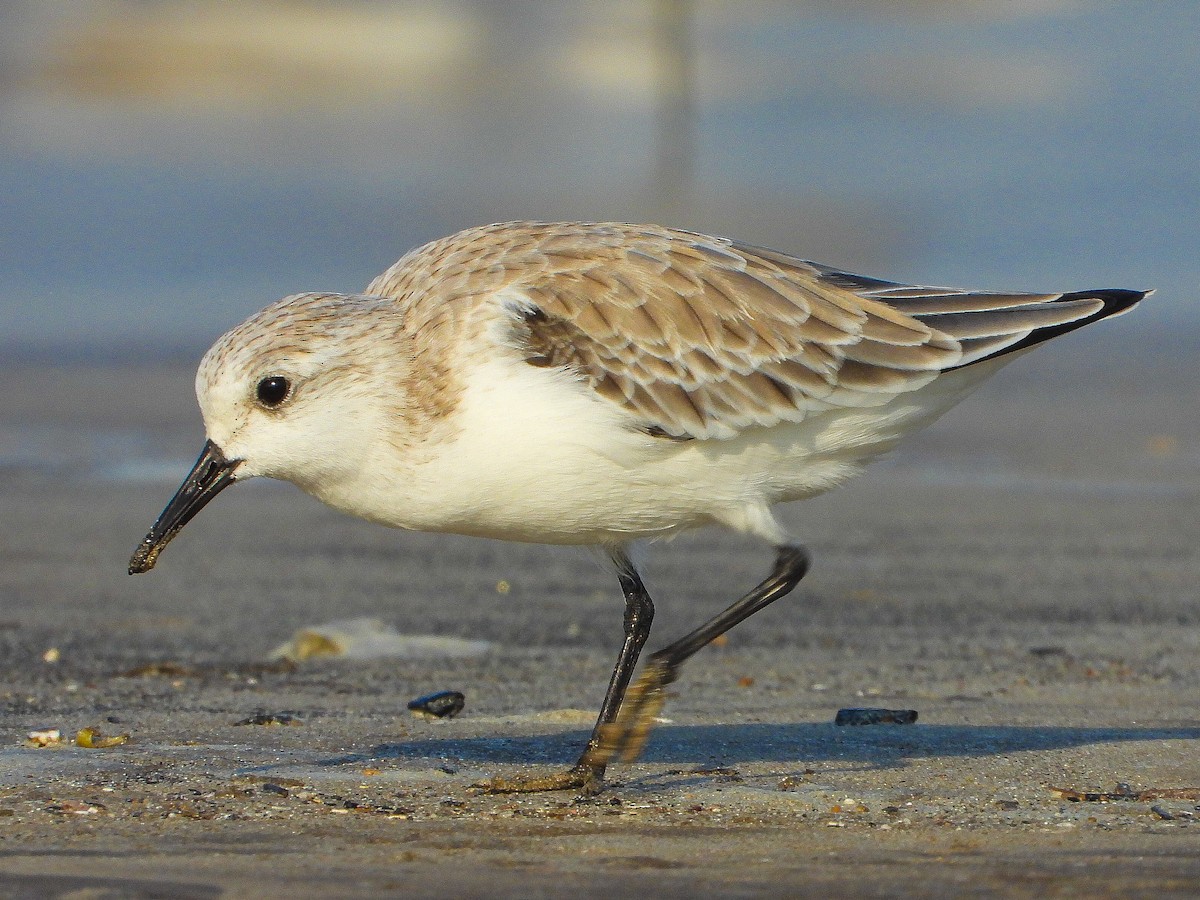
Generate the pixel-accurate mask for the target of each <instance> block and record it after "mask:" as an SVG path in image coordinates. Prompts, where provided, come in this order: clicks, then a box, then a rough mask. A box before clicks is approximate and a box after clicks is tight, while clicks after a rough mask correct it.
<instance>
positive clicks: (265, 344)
mask: <svg viewBox="0 0 1200 900" xmlns="http://www.w3.org/2000/svg"><path fill="white" fill-rule="evenodd" d="M400 321H401V320H400V316H399V315H398V313H396V311H395V305H394V304H393V303H392V301H390V300H387V299H385V298H381V297H372V296H364V295H345V294H300V295H297V296H294V297H288V298H286V299H284V300H280V301H279V302H277V303H274V304H272V305H271V306H268V307H267V308H266V309H264V310H262V311H261V312H259V313H257V314H255V315H254V316H251V317H250V318H249V319H247V320H246V321H245V322H243V323H242V324H241V325H239V326H237V327H236V328H234V329H233V330H232V331H229V332H228V333H226V334H225V335H223V336H222V337H221V338H220V339H219V340H218V341H217V342H216V343H215V344H213V346H212V347H211V348H210V349H209V351H208V352H207V353H206V354H205V355H204V358H203V360H202V361H201V363H200V368H199V370H198V372H197V373H196V397H197V399H198V400H199V403H200V410H201V413H202V414H203V416H204V425H205V430H206V432H207V436H208V440H207V442H206V443H205V445H204V449H203V451H202V452H201V454H200V457H199V459H197V461H196V464H195V466H193V468H192V471H191V472H190V473H189V474H188V476H187V478H186V479H184V482H183V484H182V485H180V487H179V490H178V491H176V493H175V496H174V497H173V498H172V499H171V501H170V502H169V503H168V504H167V507H166V509H164V510H163V512H162V515H160V516H159V518H158V520H157V521H156V522H155V523H154V526H153V527H152V528H151V530H150V532H149V534H147V535H146V537H145V539H144V540H143V541H142V542H141V543H140V544H139V545H138V548H137V550H136V551H135V553H134V555H133V558H132V559H131V560H130V563H129V571H130V573H131V574H133V573H138V572H146V571H148V570H149V569H151V568H152V567H153V566H154V563H155V561H156V560H157V558H158V554H159V553H160V552H161V551H162V549H163V548H164V547H165V546H166V545H167V543H168V542H169V541H170V540H171V539H172V538H173V537H174V536H175V535H176V534H178V533H179V531H180V529H182V528H183V526H184V525H186V524H187V522H188V521H189V520H190V519H191V518H192V517H193V516H195V514H196V513H198V512H199V511H200V510H201V509H202V508H203V507H204V506H205V504H207V503H208V502H209V501H210V500H211V499H212V498H213V497H215V496H216V495H217V494H218V493H220V491H222V490H223V489H224V488H226V487H228V486H229V485H230V484H232V483H233V482H235V481H243V480H245V479H247V478H251V477H254V476H256V475H265V476H267V477H270V478H279V479H283V480H285V481H291V482H293V483H295V484H297V485H299V486H300V487H302V488H304V489H306V490H309V491H310V492H313V493H318V494H319V493H320V492H321V490H322V489H324V488H325V487H327V486H329V485H332V484H336V483H337V482H338V481H339V480H340V479H343V478H346V477H347V476H350V475H353V474H356V473H357V472H358V471H359V470H360V469H361V467H362V466H363V464H364V461H365V458H366V455H367V453H368V450H369V448H370V447H371V446H372V445H373V442H374V440H375V439H376V438H377V436H378V435H379V433H380V431H381V426H382V424H383V423H382V417H384V416H385V415H386V414H387V412H386V411H387V409H388V394H389V385H391V386H393V388H395V389H396V390H398V386H399V385H400V384H401V383H402V377H401V373H399V372H397V371H396V369H397V368H398V367H402V366H403V365H404V363H405V360H406V354H405V353H404V352H403V350H402V347H400V346H397V342H402V341H403V336H402V333H401V328H400Z"/></svg>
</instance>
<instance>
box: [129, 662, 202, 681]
mask: <svg viewBox="0 0 1200 900" xmlns="http://www.w3.org/2000/svg"><path fill="white" fill-rule="evenodd" d="M196 674H197V673H196V670H195V669H191V668H188V667H187V666H185V665H182V664H180V663H177V662H169V661H163V662H149V663H143V664H142V665H140V666H134V667H133V668H132V669H126V670H125V671H124V672H122V673H120V674H119V675H118V676H117V677H118V678H188V677H191V676H193V675H196Z"/></svg>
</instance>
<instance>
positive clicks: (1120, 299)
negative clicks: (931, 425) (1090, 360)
mask: <svg viewBox="0 0 1200 900" xmlns="http://www.w3.org/2000/svg"><path fill="white" fill-rule="evenodd" d="M1153 293H1154V291H1153V289H1151V290H1148V291H1130V290H1126V289H1124V288H1102V289H1100V290H1095V291H1071V292H1070V293H1068V294H1063V295H1062V296H1061V297H1056V298H1055V299H1054V300H1053V301H1052V302H1054V303H1066V302H1067V301H1070V300H1099V301H1101V302H1102V303H1103V304H1104V305H1103V306H1101V307H1100V308H1099V309H1098V310H1096V311H1095V312H1094V313H1092V314H1091V315H1090V316H1085V317H1083V318H1082V319H1076V320H1074V321H1073V322H1064V323H1063V324H1061V325H1051V326H1049V327H1047V328H1035V329H1034V330H1033V331H1032V332H1030V333H1029V334H1028V335H1026V336H1025V337H1024V338H1023V339H1022V340H1019V341H1017V342H1015V343H1013V344H1009V345H1008V346H1007V347H1002V348H1001V349H999V350H997V351H996V352H995V353H989V354H988V355H987V356H982V357H980V358H979V359H974V360H971V361H970V362H968V363H962V364H960V365H957V366H951V367H950V368H948V369H943V371H945V372H952V371H954V370H955V369H962V368H965V367H967V366H974V365H977V364H979V363H981V362H986V361H987V360H989V359H995V358H996V357H998V356H1005V355H1007V354H1009V353H1015V352H1016V351H1018V350H1027V349H1028V348H1030V347H1036V346H1037V345H1038V344H1042V343H1045V342H1046V341H1048V340H1050V339H1051V338H1056V337H1058V336H1059V335H1062V334H1066V333H1067V332H1069V331H1074V330H1075V329H1077V328H1083V327H1084V326H1085V325H1091V324H1092V323H1093V322H1099V321H1100V320H1101V319H1108V318H1111V317H1112V316H1120V315H1124V314H1125V313H1127V312H1129V311H1130V310H1131V309H1133V308H1134V307H1135V306H1137V305H1138V303H1140V302H1141V301H1142V300H1143V299H1145V298H1146V297H1149V296H1150V295H1151V294H1153Z"/></svg>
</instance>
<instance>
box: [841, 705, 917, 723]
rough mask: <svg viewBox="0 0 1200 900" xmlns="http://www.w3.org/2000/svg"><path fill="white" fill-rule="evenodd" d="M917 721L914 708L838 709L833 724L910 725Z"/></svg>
mask: <svg viewBox="0 0 1200 900" xmlns="http://www.w3.org/2000/svg"><path fill="white" fill-rule="evenodd" d="M915 721H917V711H916V710H915V709H870V708H863V709H853V708H852V709H839V710H838V711H837V717H836V718H835V719H834V720H833V724H834V725H911V724H913V723H914V722H915Z"/></svg>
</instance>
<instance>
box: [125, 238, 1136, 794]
mask: <svg viewBox="0 0 1200 900" xmlns="http://www.w3.org/2000/svg"><path fill="white" fill-rule="evenodd" d="M1146 293H1147V292H1145V291H1128V290H1097V291H1076V292H1072V293H1057V294H1053V293H1052V294H1004V293H987V292H967V291H959V290H952V289H949V288H932V287H912V286H908V285H903V284H897V283H894V282H889V281H881V280H879V279H875V278H865V277H862V276H859V275H851V274H848V273H846V272H841V271H838V270H836V269H831V268H828V267H826V266H821V265H817V264H815V263H811V262H806V261H804V260H801V259H797V258H795V257H792V256H788V255H786V254H783V253H777V252H775V251H772V250H764V249H761V248H758V247H751V246H747V245H744V244H739V243H736V242H734V241H730V240H725V239H722V238H715V237H708V236H705V235H701V234H693V233H689V232H684V231H676V230H672V229H668V228H661V227H657V226H651V225H623V224H580V223H570V224H543V223H527V222H523V223H507V224H500V225H490V226H486V227H482V228H475V229H471V230H468V231H463V232H461V233H459V234H456V235H452V236H450V237H447V238H444V239H442V240H439V241H434V242H433V243H430V244H427V245H426V246H424V247H421V248H419V249H416V250H413V251H412V252H410V253H408V254H407V255H406V256H404V257H403V258H402V259H401V260H400V261H399V262H397V263H396V264H395V265H393V266H392V267H391V268H390V269H388V270H387V271H386V272H384V273H383V274H382V275H380V276H379V277H378V278H376V279H375V280H374V281H373V282H371V284H370V285H369V286H368V287H367V289H366V291H365V292H364V293H362V294H328V293H312V294H298V295H295V296H292V297H288V298H286V299H284V300H280V301H279V302H277V303H274V304H272V305H271V306H268V307H267V308H266V309H264V310H263V311H262V312H260V313H258V314H257V315H254V316H252V317H251V318H249V319H248V320H246V321H245V322H243V323H242V324H241V325H239V326H237V327H236V328H234V329H233V330H232V331H230V332H229V333H228V334H226V335H224V336H223V337H222V338H220V339H219V340H218V341H217V342H216V344H214V345H213V347H212V348H211V349H210V350H209V351H208V353H207V354H205V356H204V358H203V360H202V361H201V363H200V369H199V372H198V374H197V376H196V393H197V396H198V399H199V402H200V408H201V410H202V412H203V415H204V422H205V426H206V429H207V435H208V442H207V443H206V444H205V446H204V450H203V452H202V453H201V455H200V458H199V459H198V460H197V462H196V465H195V467H194V468H193V469H192V471H191V473H190V474H189V475H188V476H187V478H186V480H185V481H184V482H183V484H182V485H181V486H180V488H179V490H178V492H177V493H176V494H175V496H174V498H173V499H172V500H171V501H170V503H169V504H168V505H167V507H166V509H165V510H163V513H162V515H161V516H160V517H159V519H158V521H157V522H155V523H154V526H153V528H152V529H151V530H150V533H149V534H148V535H147V536H146V538H145V540H144V541H143V542H142V543H141V544H140V545H139V546H138V549H137V551H136V552H135V553H134V555H133V558H132V560H131V561H130V565H129V571H130V572H131V573H134V572H145V571H147V570H148V569H150V568H151V567H152V566H153V565H154V563H155V560H156V559H157V557H158V554H159V553H160V552H161V551H162V549H163V547H164V546H166V544H167V542H168V541H170V540H171V539H172V538H173V537H174V536H175V535H176V534H177V533H178V532H179V530H180V529H181V528H182V527H183V526H184V524H186V523H187V521H188V520H189V519H190V518H191V517H192V516H193V515H195V514H196V512H197V511H199V510H200V508H201V507H203V506H204V505H205V504H206V503H208V501H210V500H211V499H212V498H213V497H215V496H216V495H217V493H218V492H219V491H221V490H223V489H224V488H225V487H226V486H228V485H230V484H232V483H233V482H235V481H241V480H243V479H246V478H250V477H252V476H255V475H266V476H268V477H272V478H281V479H284V480H286V481H291V482H294V483H295V484H297V485H298V486H299V487H301V488H302V489H303V490H305V491H307V492H308V493H310V494H312V495H313V496H315V497H317V498H318V499H320V500H322V501H324V502H325V503H327V504H329V505H330V506H333V507H335V508H337V509H340V510H343V511H345V512H348V513H352V514H354V515H357V516H362V517H364V518H366V519H370V520H372V521H375V522H379V523H382V524H384V525H390V526H394V527H397V528H408V529H420V530H424V531H443V532H455V533H458V534H467V535H482V536H486V537H492V538H501V539H505V540H512V541H533V542H541V543H550V544H591V545H598V546H600V547H602V548H604V549H605V550H606V551H607V553H608V555H609V556H610V557H611V559H612V561H613V564H614V566H615V569H616V574H617V577H618V579H619V580H620V584H621V588H622V590H623V592H624V595H625V629H624V643H623V644H622V646H621V650H620V653H619V655H618V657H617V661H616V665H615V667H614V669H613V674H612V679H611V682H610V684H609V687H608V692H607V694H606V695H605V698H604V702H603V704H602V705H601V708H600V715H599V718H598V721H597V723H596V727H595V729H594V730H593V732H592V735H591V738H590V740H589V741H588V744H587V746H586V748H585V750H584V752H583V754H582V756H581V757H580V759H579V761H578V762H577V763H576V764H575V765H574V766H573V767H572V768H570V769H568V770H567V771H565V772H560V773H556V774H553V775H547V776H544V777H543V776H539V777H526V778H496V779H493V780H491V781H490V782H486V783H485V785H484V787H485V788H486V789H488V790H492V791H522V790H554V789H562V788H580V789H583V790H584V791H595V790H597V789H598V788H599V786H600V785H601V783H602V780H603V776H604V771H605V768H606V766H607V764H608V763H609V762H610V760H611V759H613V758H614V757H616V756H621V757H622V758H624V759H631V758H633V757H635V756H636V755H637V753H638V752H639V751H640V748H641V746H642V744H643V742H644V741H645V739H646V737H647V734H648V731H649V728H650V725H651V723H652V722H653V720H654V717H655V715H656V714H657V713H658V711H659V709H660V708H661V705H662V701H663V689H664V688H665V687H666V685H668V684H670V683H671V682H672V681H674V680H675V679H676V677H677V676H678V674H679V670H680V667H681V665H682V664H683V662H684V661H685V660H687V659H688V658H689V657H690V656H691V655H692V654H694V653H695V652H696V651H698V650H699V649H700V648H701V647H703V646H705V645H706V644H708V643H709V642H710V641H712V640H713V639H714V638H716V637H717V636H718V635H721V634H723V633H724V632H725V631H727V630H728V629H729V628H732V627H733V626H734V625H736V624H737V623H738V622H741V621H742V620H743V619H745V618H747V617H748V616H751V615H753V614H754V613H755V612H757V611H758V610H760V609H762V608H763V607H765V606H767V605H768V604H770V603H772V602H773V601H775V600H777V599H779V598H780V597H782V596H784V595H785V594H787V593H788V592H790V591H791V590H792V589H793V588H794V587H795V586H796V584H797V582H799V581H800V579H801V577H803V575H804V573H805V571H806V570H807V569H808V564H809V557H808V554H807V553H806V552H805V551H804V549H803V548H802V547H801V546H800V545H799V544H798V543H797V542H796V541H795V540H793V538H792V537H791V536H790V535H788V533H787V532H786V531H785V530H784V529H783V528H782V527H781V526H780V524H779V522H778V521H777V520H776V518H775V516H774V515H773V513H772V511H771V507H772V506H774V505H775V504H777V503H782V502H785V501H788V500H799V499H803V498H806V497H811V496H814V495H816V494H820V493H822V492H824V491H827V490H829V489H830V488H832V487H834V486H836V485H838V484H840V483H841V482H843V481H845V480H846V479H847V478H849V477H850V476H852V475H854V474H856V473H857V472H859V471H860V470H861V469H862V468H863V466H864V465H865V464H866V463H867V462H869V461H870V460H871V459H872V458H874V457H876V456H878V455H879V454H880V453H883V452H884V451H886V450H888V449H889V448H891V447H892V446H893V445H894V444H895V443H896V442H897V441H898V440H899V439H900V438H901V437H903V436H904V435H905V434H907V433H908V432H910V431H913V430H915V429H917V428H919V427H921V426H923V425H927V424H928V423H930V422H932V421H933V420H934V419H936V418H937V417H938V416H939V415H941V413H943V412H945V411H946V410H947V409H949V408H950V407H951V406H953V405H954V404H955V403H957V402H958V401H959V400H960V399H962V398H963V396H965V395H966V393H967V392H968V391H969V390H970V389H971V388H973V387H974V386H975V385H977V384H978V383H979V382H981V381H982V380H983V379H984V378H986V377H987V376H988V375H990V374H992V373H993V372H995V371H996V370H997V369H998V368H999V367H1000V366H1001V365H1003V364H1004V363H1006V362H1008V361H1009V360H1010V359H1012V358H1013V357H1014V356H1015V355H1016V353H1017V352H1018V351H1023V350H1026V349H1028V348H1030V347H1033V346H1035V345H1036V344H1039V343H1041V342H1042V341H1045V340H1047V339H1048V338H1052V337H1055V336H1056V335H1059V334H1063V333H1064V332H1067V331H1071V330H1073V329H1075V328H1079V327H1081V326H1083V325H1087V324H1088V323H1090V322H1095V321H1097V320H1099V319H1103V318H1107V317H1108V316H1113V315H1118V314H1120V313H1123V312H1126V311H1127V310H1129V309H1130V308H1132V307H1133V306H1134V305H1135V304H1136V303H1137V302H1138V301H1139V300H1141V299H1142V298H1143V297H1144V296H1145V295H1146ZM712 523H719V524H721V525H725V526H728V527H729V528H733V529H735V530H737V531H742V532H748V533H750V534H753V535H757V536H758V537H760V538H762V539H764V540H766V541H769V542H770V543H771V545H772V546H773V547H774V548H775V550H776V552H777V554H778V555H777V561H776V563H775V567H774V570H773V571H772V572H771V573H770V575H769V576H768V577H767V578H766V579H765V580H764V581H763V582H762V583H761V584H759V585H758V586H757V587H755V588H754V589H752V590H751V591H749V592H748V593H747V594H746V595H745V596H743V597H742V598H740V599H739V600H737V601H736V602H735V603H733V604H732V605H731V606H730V607H728V608H727V609H726V610H725V611H724V612H722V613H720V614H719V615H717V616H715V617H714V618H712V619H711V620H710V621H708V622H706V623H704V624H703V625H701V626H700V627H699V628H697V629H696V630H694V631H692V632H691V633H689V634H687V635H685V636H684V637H683V638H681V639H679V640H678V641H675V642H674V643H672V644H669V645H668V646H666V647H665V648H664V649H662V650H660V651H658V652H657V653H655V654H653V655H652V656H651V657H650V658H649V660H648V662H647V665H646V666H645V668H644V671H643V673H642V674H641V676H640V677H639V680H638V681H637V682H636V683H635V684H634V685H633V687H632V688H630V687H629V685H630V680H631V676H632V674H633V671H634V668H635V666H636V664H637V659H638V655H639V653H640V651H641V649H642V646H643V644H644V643H645V642H646V638H647V636H648V635H649V632H650V622H651V619H652V618H653V615H654V605H653V603H652V602H651V599H650V596H649V594H648V593H647V591H646V588H645V586H644V585H643V583H642V579H641V577H640V576H639V574H638V569H637V567H636V566H635V564H634V562H633V561H632V559H631V556H630V548H631V545H633V544H634V543H635V542H638V541H645V540H647V539H654V538H658V537H664V536H668V535H670V534H672V533H674V532H677V531H680V530H681V529H687V528H693V527H696V526H699V525H706V524H712ZM627 689H628V690H627Z"/></svg>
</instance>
